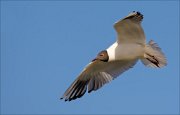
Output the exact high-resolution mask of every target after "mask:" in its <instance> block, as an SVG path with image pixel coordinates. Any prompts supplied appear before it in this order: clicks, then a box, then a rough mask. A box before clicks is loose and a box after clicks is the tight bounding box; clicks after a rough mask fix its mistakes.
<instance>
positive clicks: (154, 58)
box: [141, 40, 167, 68]
mask: <svg viewBox="0 0 180 115" xmlns="http://www.w3.org/2000/svg"><path fill="white" fill-rule="evenodd" d="M141 61H142V63H143V64H144V65H145V66H148V67H156V68H157V67H158V68H161V67H163V66H166V65H167V60H166V57H165V55H164V53H163V52H162V51H161V48H159V46H158V45H157V43H155V42H154V41H153V40H151V41H149V43H148V44H147V45H146V47H145V53H144V58H143V59H141Z"/></svg>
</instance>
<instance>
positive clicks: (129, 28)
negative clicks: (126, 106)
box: [114, 11, 145, 44]
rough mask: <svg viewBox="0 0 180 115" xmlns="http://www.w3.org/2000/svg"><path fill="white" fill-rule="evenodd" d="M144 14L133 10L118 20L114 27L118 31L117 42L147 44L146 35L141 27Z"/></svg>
mask: <svg viewBox="0 0 180 115" xmlns="http://www.w3.org/2000/svg"><path fill="white" fill-rule="evenodd" d="M142 19H143V15H142V14H141V13H139V12H135V11H133V12H132V13H130V14H129V15H128V16H127V17H125V18H123V19H122V20H120V21H118V22H116V23H115V24H114V28H115V30H116V32H117V35H118V38H117V42H118V43H119V44H123V43H138V44H145V35H144V31H143V28H142V27H141V21H142Z"/></svg>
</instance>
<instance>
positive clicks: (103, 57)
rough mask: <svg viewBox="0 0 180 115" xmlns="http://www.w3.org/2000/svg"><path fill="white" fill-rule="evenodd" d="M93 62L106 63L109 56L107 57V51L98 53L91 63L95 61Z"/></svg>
mask: <svg viewBox="0 0 180 115" xmlns="http://www.w3.org/2000/svg"><path fill="white" fill-rule="evenodd" d="M95 60H99V61H104V62H108V60H109V55H108V53H107V51H106V50H103V51H101V52H99V53H98V55H97V56H96V58H95V59H93V60H92V61H95Z"/></svg>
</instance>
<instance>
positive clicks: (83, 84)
mask: <svg viewBox="0 0 180 115" xmlns="http://www.w3.org/2000/svg"><path fill="white" fill-rule="evenodd" d="M136 62H137V60H132V61H113V62H102V61H94V62H91V63H90V64H89V65H88V66H87V67H86V68H85V69H84V70H83V72H82V73H81V74H80V75H79V77H78V78H77V79H76V80H75V81H74V82H73V83H72V84H71V86H70V87H69V88H68V89H67V90H66V92H65V93H64V95H63V96H62V97H61V99H65V101H71V100H74V99H77V98H80V97H82V96H83V95H84V94H85V92H86V90H87V89H88V93H90V92H91V91H96V90H97V89H99V88H101V87H102V86H103V85H104V84H106V83H108V82H110V81H111V80H113V79H114V78H116V77H117V76H119V75H120V74H121V73H123V72H124V71H126V70H128V69H129V68H132V67H133V66H134V65H135V63H136Z"/></svg>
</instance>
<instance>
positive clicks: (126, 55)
mask: <svg viewBox="0 0 180 115" xmlns="http://www.w3.org/2000/svg"><path fill="white" fill-rule="evenodd" d="M144 47H145V45H144V44H134V43H126V44H121V45H118V43H117V42H115V43H114V44H113V45H111V46H110V47H109V48H108V49H107V52H108V55H109V61H112V60H131V59H136V58H140V57H143V54H144Z"/></svg>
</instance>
